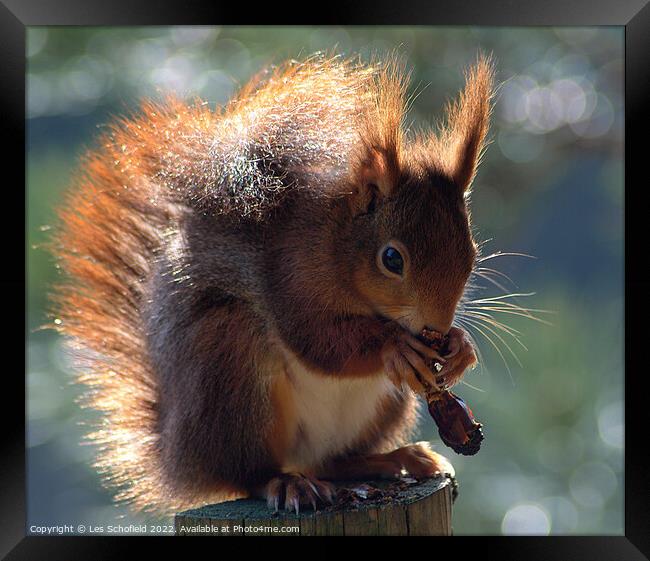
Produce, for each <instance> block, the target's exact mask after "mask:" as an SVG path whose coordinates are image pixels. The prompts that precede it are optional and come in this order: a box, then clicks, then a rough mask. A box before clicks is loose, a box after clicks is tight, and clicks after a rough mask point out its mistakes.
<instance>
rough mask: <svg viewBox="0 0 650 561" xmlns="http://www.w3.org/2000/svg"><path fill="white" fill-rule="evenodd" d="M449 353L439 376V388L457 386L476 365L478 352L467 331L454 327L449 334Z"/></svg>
mask: <svg viewBox="0 0 650 561" xmlns="http://www.w3.org/2000/svg"><path fill="white" fill-rule="evenodd" d="M447 338H448V341H449V342H448V344H447V349H448V351H447V353H446V354H445V355H444V357H445V362H444V363H442V369H441V370H440V372H439V373H438V374H437V382H438V385H439V386H443V387H445V388H450V387H452V386H454V385H455V384H457V383H458V382H459V381H460V379H461V378H462V377H463V374H464V373H465V371H466V370H467V369H468V368H470V367H472V366H474V365H476V363H477V358H476V351H475V350H474V346H473V345H472V343H471V341H470V340H469V337H468V335H467V333H466V332H465V331H463V330H462V329H459V328H458V327H452V328H451V329H450V330H449V333H448V334H447Z"/></svg>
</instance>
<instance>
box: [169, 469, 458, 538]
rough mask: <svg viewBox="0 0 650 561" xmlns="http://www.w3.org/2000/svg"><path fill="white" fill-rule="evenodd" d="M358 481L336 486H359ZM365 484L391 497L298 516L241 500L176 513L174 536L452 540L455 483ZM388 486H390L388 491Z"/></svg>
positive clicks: (443, 479) (436, 480)
mask: <svg viewBox="0 0 650 561" xmlns="http://www.w3.org/2000/svg"><path fill="white" fill-rule="evenodd" d="M360 484H361V482H354V483H352V482H348V483H342V484H340V488H347V489H350V488H354V487H358V486H359V485H360ZM365 484H366V485H369V486H371V487H377V488H379V489H382V490H390V491H391V492H390V497H388V498H387V497H386V496H384V497H383V498H382V497H380V498H378V499H372V498H370V497H369V498H367V499H363V498H358V501H355V502H354V504H345V505H344V506H334V507H327V508H322V509H319V510H318V511H316V512H313V511H312V510H311V509H305V511H303V512H301V513H300V514H299V515H297V514H295V513H293V512H291V513H289V512H287V511H284V510H281V511H279V512H277V513H274V512H272V511H271V510H270V509H269V508H268V507H267V505H266V503H265V502H264V501H261V500H256V499H239V500H236V501H228V502H224V503H218V504H212V505H206V506H203V507H201V508H196V509H192V510H186V511H184V512H180V513H178V514H176V517H175V520H174V524H175V528H176V534H177V535H215V536H242V535H247V536H249V535H250V536H259V535H278V536H436V535H445V536H448V535H451V509H452V502H453V495H454V490H455V481H453V480H451V479H450V478H449V477H446V476H441V477H435V478H431V479H427V480H424V481H420V482H416V483H412V484H409V485H408V486H404V485H403V484H402V485H401V486H402V487H404V488H403V489H396V488H395V485H394V484H391V483H389V482H386V481H368V482H365ZM391 485H393V486H392V487H391Z"/></svg>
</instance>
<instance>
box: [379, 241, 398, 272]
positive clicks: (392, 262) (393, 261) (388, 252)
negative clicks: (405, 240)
mask: <svg viewBox="0 0 650 561" xmlns="http://www.w3.org/2000/svg"><path fill="white" fill-rule="evenodd" d="M381 262H382V263H383V264H384V267H386V269H388V270H389V271H390V272H391V273H395V274H396V275H401V274H402V272H403V271H404V259H403V258H402V255H401V253H400V252H399V251H397V250H396V249H395V248H394V247H390V246H389V247H387V248H386V249H384V252H383V253H382V255H381Z"/></svg>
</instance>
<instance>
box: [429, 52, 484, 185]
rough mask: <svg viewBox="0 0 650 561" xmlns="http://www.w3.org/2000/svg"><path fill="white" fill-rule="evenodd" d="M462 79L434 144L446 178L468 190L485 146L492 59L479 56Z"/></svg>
mask: <svg viewBox="0 0 650 561" xmlns="http://www.w3.org/2000/svg"><path fill="white" fill-rule="evenodd" d="M465 76H466V82H465V89H464V90H463V91H462V92H461V94H460V96H459V97H458V99H457V100H456V101H455V102H453V103H451V104H449V105H448V106H447V124H446V126H443V128H442V134H441V135H440V138H439V139H437V143H438V144H439V148H440V149H439V152H442V154H443V158H444V160H445V161H444V163H443V166H444V167H445V168H446V171H447V173H448V175H449V176H450V177H451V179H452V180H453V181H454V183H455V184H456V185H458V186H459V187H460V188H461V189H462V190H463V191H468V190H469V188H470V186H471V184H472V181H473V180H474V176H475V175H476V169H477V167H478V164H479V162H480V160H481V156H482V154H483V150H484V149H485V146H486V144H487V143H486V135H487V132H488V128H489V126H490V113H491V112H492V97H493V82H494V63H493V61H492V58H491V57H489V56H485V55H479V58H478V61H477V63H476V64H475V65H474V66H473V67H472V68H470V69H469V71H468V72H467V73H466V75H465Z"/></svg>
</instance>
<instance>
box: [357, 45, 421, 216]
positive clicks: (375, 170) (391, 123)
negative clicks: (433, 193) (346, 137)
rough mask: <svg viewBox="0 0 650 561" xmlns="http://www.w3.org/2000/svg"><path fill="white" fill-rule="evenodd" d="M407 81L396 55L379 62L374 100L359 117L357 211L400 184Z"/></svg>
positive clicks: (384, 197)
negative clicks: (384, 61) (381, 62)
mask: <svg viewBox="0 0 650 561" xmlns="http://www.w3.org/2000/svg"><path fill="white" fill-rule="evenodd" d="M407 84H408V75H406V74H405V73H404V69H403V64H402V63H400V62H399V61H398V60H397V59H395V58H393V59H391V60H389V61H388V62H386V63H383V64H381V65H379V66H378V67H377V69H376V74H375V78H374V80H372V81H371V83H370V86H369V87H370V91H369V92H367V93H368V94H369V95H370V96H371V98H372V102H371V103H370V104H369V107H368V110H367V111H365V112H364V113H363V115H361V117H360V126H359V135H360V143H359V148H358V153H357V158H356V161H355V163H354V164H353V169H352V176H353V177H352V182H353V184H354V185H355V186H356V189H357V192H356V193H355V194H354V197H353V198H355V199H356V200H355V201H353V205H354V207H355V210H356V211H359V210H360V209H361V212H368V206H369V205H370V206H372V205H373V204H375V203H376V202H379V201H380V200H381V199H386V198H389V197H390V196H391V195H392V194H393V193H394V191H395V189H396V188H397V186H398V182H399V177H400V166H401V153H402V150H403V129H402V125H403V121H404V114H405V111H406V88H407Z"/></svg>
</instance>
